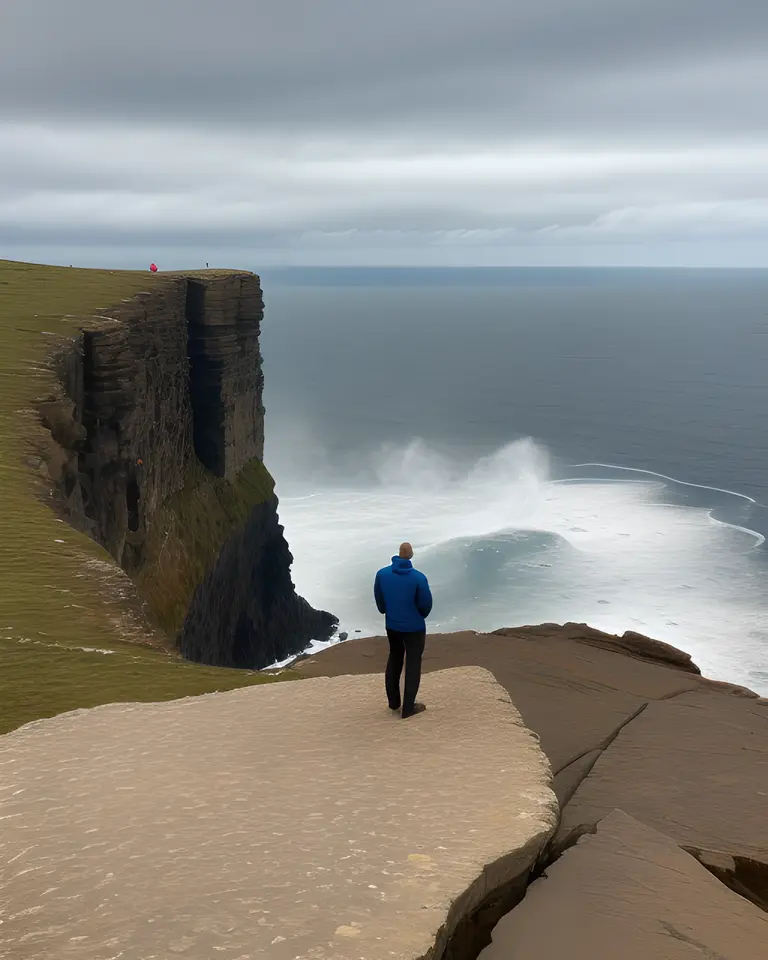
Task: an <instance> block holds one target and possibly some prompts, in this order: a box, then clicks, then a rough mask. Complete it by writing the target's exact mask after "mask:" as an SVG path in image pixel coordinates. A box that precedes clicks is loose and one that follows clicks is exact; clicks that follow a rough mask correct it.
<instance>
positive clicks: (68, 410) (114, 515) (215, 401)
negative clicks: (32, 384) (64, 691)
mask: <svg viewBox="0 0 768 960" xmlns="http://www.w3.org/2000/svg"><path fill="white" fill-rule="evenodd" d="M112 313H113V315H112V317H111V318H98V319H96V320H95V321H94V322H93V323H92V324H90V325H89V328H88V329H86V330H85V331H84V332H83V333H82V334H81V335H80V337H79V338H78V339H76V341H75V345H74V349H72V348H67V349H64V350H62V351H61V353H60V355H59V358H58V374H59V380H60V382H61V384H62V393H61V396H60V398H59V399H57V400H55V401H50V402H47V403H45V404H43V405H42V406H41V408H40V412H41V415H42V419H43V422H44V424H45V425H46V426H47V427H48V428H49V429H50V431H51V437H52V441H53V444H52V449H51V451H50V454H49V457H48V467H49V472H50V474H51V479H52V482H53V485H54V490H55V503H56V505H57V507H58V509H59V510H60V512H61V514H62V516H63V517H65V518H66V519H67V520H68V521H69V522H70V523H72V524H73V526H75V527H77V528H79V529H82V530H84V531H86V532H88V533H89V534H90V535H91V536H92V537H93V538H94V539H95V540H97V541H98V542H99V543H101V544H102V545H103V546H104V547H105V548H106V549H107V550H108V551H109V552H110V553H111V554H112V556H113V557H114V558H115V559H116V560H117V562H118V563H119V564H120V565H121V566H122V567H123V569H124V570H126V572H128V573H129V574H130V575H131V576H132V577H133V579H134V580H135V581H136V583H137V584H138V586H139V589H140V591H141V593H142V595H143V596H144V597H145V599H146V600H147V602H148V604H149V607H150V609H151V611H152V614H153V615H154V618H155V619H156V620H157V621H158V623H159V624H160V625H161V626H162V627H163V628H164V629H165V630H166V632H168V633H169V634H170V635H172V636H173V637H174V638H175V639H176V640H177V642H178V643H179V645H180V648H181V650H182V652H183V654H184V656H186V657H188V658H190V659H193V660H201V661H204V662H205V663H209V664H216V665H226V666H240V667H249V668H254V667H262V666H265V665H267V664H268V663H270V662H273V661H274V660H275V659H278V658H282V657H285V656H288V655H289V654H291V653H295V652H298V651H299V650H301V649H302V648H303V647H304V646H306V644H307V643H308V641H309V640H310V639H311V638H313V637H327V636H328V635H329V634H330V632H332V630H333V627H334V624H335V620H334V618H333V617H331V615H330V614H326V613H319V612H318V611H315V610H313V609H312V608H311V607H310V606H309V605H308V604H307V603H306V602H305V601H304V600H303V599H301V598H300V597H297V596H296V593H295V591H294V588H293V584H292V582H291V578H290V563H291V559H292V558H291V555H290V552H289V550H288V545H287V543H286V542H285V539H284V537H283V529H282V527H281V526H280V525H279V523H278V517H277V499H276V497H275V496H274V493H273V482H272V478H271V477H270V476H269V473H268V472H267V470H266V468H265V467H264V465H263V463H262V459H261V458H262V455H263V448H264V409H263V406H262V391H263V374H262V371H261V355H260V353H259V330H260V323H261V319H262V316H263V299H262V294H261V288H260V285H259V280H258V277H255V276H253V275H250V274H242V275H227V276H215V275H214V276H211V275H206V274H201V275H199V276H197V277H189V278H187V277H178V278H169V279H168V281H167V282H166V283H163V284H162V285H161V286H158V287H156V288H155V290H153V292H152V293H144V294H139V295H138V296H137V297H135V298H133V299H131V300H127V301H124V302H123V303H122V304H120V305H119V306H118V307H117V308H115V309H114V310H113V311H112Z"/></svg>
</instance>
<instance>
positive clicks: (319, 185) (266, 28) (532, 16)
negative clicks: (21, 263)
mask: <svg viewBox="0 0 768 960" xmlns="http://www.w3.org/2000/svg"><path fill="white" fill-rule="evenodd" d="M766 46H768V3H767V2H766V0H732V2H731V3H730V4H726V3H724V2H722V0H529V2H526V3H521V2H519V0H518V2H516V0H387V2H386V3H378V4H372V3H369V2H365V0H219V2H218V3H214V2H213V0H205V2H202V0H152V2H150V0H132V2H130V3H128V2H122V3H117V2H114V0H113V2H109V0H67V2H63V0H9V2H6V3H4V4H3V3H2V2H1V0H0V256H2V255H13V251H14V250H17V251H18V250H33V249H40V250H44V249H45V250H51V249H61V250H66V249H68V248H70V247H71V248H75V247H76V248H78V249H80V250H91V251H94V250H96V251H98V250H102V251H103V250H106V249H107V248H108V247H109V246H110V245H113V246H114V247H115V248H116V249H123V250H125V251H134V252H135V251H140V250H143V249H145V248H146V247H147V246H148V245H154V246H153V249H157V247H158V246H160V247H162V248H164V249H167V250H169V251H171V250H174V251H177V253H178V252H180V251H183V250H187V251H188V252H190V254H191V253H192V251H198V250H199V251H200V252H201V254H202V253H204V252H205V250H206V249H211V248H215V249H219V250H222V251H224V250H229V251H230V252H233V251H238V252H237V257H238V258H243V257H244V258H246V259H247V257H249V256H251V255H253V256H256V255H257V252H258V255H259V256H264V257H266V258H267V260H268V262H273V261H275V262H277V261H280V258H281V257H282V258H283V260H284V261H285V262H294V261H296V262H302V261H301V258H302V257H303V258H304V261H305V262H313V261H316V262H326V261H327V260H328V258H330V260H331V261H333V258H336V260H337V261H338V262H344V261H349V260H350V258H352V257H358V258H363V260H365V258H366V257H367V258H369V259H368V261H366V262H374V261H375V257H376V256H379V257H383V258H384V259H387V258H390V259H391V258H392V257H393V256H395V255H396V256H397V257H400V258H406V262H407V257H415V258H417V259H420V260H421V261H422V262H435V258H437V259H438V260H439V258H440V257H443V259H444V262H448V260H450V259H451V258H456V257H459V258H460V257H461V256H464V257H466V258H467V262H482V256H486V257H488V258H490V260H493V258H494V257H501V256H502V255H503V254H502V253H500V252H499V251H501V250H502V248H505V247H506V248H507V249H508V250H509V251H510V253H509V256H515V257H517V258H519V259H520V260H521V262H530V260H529V259H527V258H529V257H530V256H535V255H536V254H535V253H533V254H532V253H526V252H525V251H526V250H534V251H539V254H538V255H539V256H547V257H549V258H550V259H552V260H553V262H568V261H562V260H558V258H561V257H565V256H566V255H568V256H570V257H571V258H572V260H573V259H574V258H575V259H576V260H579V258H580V257H586V258H587V259H589V257H590V256H593V255H596V254H595V251H597V250H602V251H605V250H607V249H610V246H611V244H614V245H615V246H616V247H617V249H618V247H621V246H623V247H624V248H625V249H624V252H623V253H617V254H616V256H619V257H620V256H625V257H626V256H629V255H628V254H627V253H626V245H627V244H632V243H634V244H639V245H641V246H642V249H643V250H644V251H645V253H644V254H643V256H645V257H646V258H650V259H651V260H653V259H654V257H655V256H657V254H653V253H652V251H653V249H661V247H662V246H665V245H666V247H665V248H666V249H670V250H671V249H672V248H671V247H669V244H670V243H673V242H675V243H677V242H680V243H687V242H695V243H697V244H698V246H697V247H696V250H697V251H698V253H697V252H695V251H694V252H692V253H691V256H692V257H694V259H695V257H696V256H699V257H701V258H702V259H703V260H706V259H707V258H708V257H709V258H712V257H715V258H716V257H717V256H721V257H724V258H725V259H728V257H729V256H731V255H730V254H726V253H725V252H724V251H725V246H724V244H726V242H727V243H728V244H730V248H729V249H731V250H736V249H737V248H738V249H742V248H741V247H739V244H741V243H742V242H745V243H746V242H747V241H749V242H750V243H751V244H752V247H751V249H752V250H753V252H754V251H756V250H763V251H764V250H765V236H766V230H767V229H768V227H767V225H766V222H767V221H768V211H767V210H766V198H768V162H766V161H768V111H766V110H765V107H764V105H763V104H764V91H765V90H766V89H768V58H766V57H765V49H766ZM702 244H709V246H708V247H707V248H706V251H705V250H704V247H703V246H702ZM654 245H655V247H654ZM641 246H637V247H636V248H635V250H636V251H637V250H640V249H641ZM587 248H590V249H591V250H592V253H591V254H586V253H584V251H585V250H586V249H587ZM691 249H692V250H693V248H691ZM542 250H543V251H545V253H544V254H542V253H541V251H542ZM377 251H378V252H377ZM483 251H484V252H483ZM547 251H548V252H547ZM565 251H570V253H569V254H566V252H565ZM715 251H719V253H716V252H715ZM134 252H131V253H130V256H131V257H132V256H134ZM602 255H603V256H607V255H606V254H605V253H604V252H603V254H602ZM633 255H635V254H633ZM637 255H638V256H639V255H640V254H639V253H638V254H637ZM754 255H755V256H756V255H757V254H754ZM94 256H96V259H99V257H102V259H103V256H106V254H98V255H94ZM126 256H128V253H126ZM670 256H671V254H670ZM675 256H678V254H675ZM680 256H682V255H680ZM473 258H475V259H473ZM59 259H62V260H64V261H66V260H67V259H68V258H67V256H66V255H62V257H60V258H59ZM203 259H209V258H208V257H203ZM608 259H610V257H609V258H608ZM673 259H674V258H673ZM683 259H684V258H683ZM118 260H119V258H118ZM100 262H101V261H100ZM239 262H240V263H241V264H242V262H243V261H242V259H240V260H239ZM571 262H572V261H571ZM177 265H180V264H177Z"/></svg>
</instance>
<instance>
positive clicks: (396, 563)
mask: <svg viewBox="0 0 768 960" xmlns="http://www.w3.org/2000/svg"><path fill="white" fill-rule="evenodd" d="M409 570H413V564H412V563H411V561H410V560H403V558H402V557H392V571H393V572H394V573H399V574H400V575H401V576H402V575H403V574H406V573H408V571H409Z"/></svg>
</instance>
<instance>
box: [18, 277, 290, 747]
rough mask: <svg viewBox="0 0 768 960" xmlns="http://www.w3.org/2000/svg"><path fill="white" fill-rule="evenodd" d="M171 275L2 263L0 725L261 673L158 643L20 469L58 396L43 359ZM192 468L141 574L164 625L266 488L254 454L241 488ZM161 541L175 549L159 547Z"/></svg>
mask: <svg viewBox="0 0 768 960" xmlns="http://www.w3.org/2000/svg"><path fill="white" fill-rule="evenodd" d="M168 277H169V275H167V274H165V275H164V274H157V275H152V274H149V273H144V272H140V273H139V272H134V271H110V270H81V269H74V268H70V267H49V266H38V265H34V264H22V263H12V262H8V261H0V732H5V731H7V730H9V729H12V728H13V727H15V726H17V725H18V724H19V723H23V722H26V721H29V720H33V719H36V718H37V717H42V716H50V715H52V714H54V713H58V712H60V711H62V710H68V709H73V708H75V707H80V706H92V705H95V704H98V703H105V702H109V701H112V700H155V699H168V698H171V697H176V696H185V695H188V694H193V693H202V692H205V691H207V690H217V689H229V688H231V687H233V686H240V685H243V684H244V683H252V682H257V681H260V680H261V679H263V678H261V677H260V676H259V675H253V674H247V673H243V672H239V671H222V670H216V669H214V668H204V667H199V666H196V665H192V664H187V663H184V662H183V661H181V660H180V659H179V658H178V657H176V656H174V655H169V654H168V652H167V650H164V649H162V646H163V639H164V638H162V637H161V634H160V632H159V631H158V630H156V629H155V628H153V627H152V626H151V625H150V622H149V621H148V619H147V618H146V616H145V615H144V612H143V606H142V603H141V602H140V599H139V596H138V594H137V592H136V589H135V587H134V585H133V584H132V583H131V582H130V581H129V580H128V578H127V577H126V576H125V575H124V574H123V573H122V571H120V570H119V569H118V568H117V566H116V565H115V564H114V562H113V561H112V559H111V558H110V557H109V556H108V554H107V553H106V552H105V551H104V550H103V549H102V548H101V547H99V546H98V545H97V544H96V543H94V542H93V541H92V540H90V539H89V538H88V537H87V536H85V535H84V534H81V533H78V532H77V531H75V530H73V529H72V528H71V527H69V526H68V525H67V524H65V523H63V522H61V520H58V519H57V518H56V516H55V514H54V513H53V511H52V510H51V509H49V508H48V507H47V506H46V505H45V503H43V502H41V500H40V499H39V497H38V495H37V493H38V491H37V489H36V480H38V481H39V483H40V485H41V486H42V483H43V479H42V477H40V478H36V477H35V474H34V472H33V471H31V470H30V467H29V462H28V455H29V451H30V449H32V448H34V447H36V446H39V445H40V444H42V443H44V441H45V436H44V431H43V428H42V427H41V426H40V424H39V422H38V417H37V413H36V409H35V405H36V403H38V402H40V401H42V400H45V399H47V398H49V397H52V396H53V395H54V393H55V390H56V383H55V375H54V372H53V369H52V367H51V365H50V363H49V360H48V358H49V356H50V354H51V351H52V350H53V349H54V347H55V346H56V344H57V343H60V342H63V341H65V340H66V339H71V338H73V337H74V336H75V334H76V332H77V330H78V328H82V327H83V326H85V327H87V326H89V325H91V324H94V325H95V324H97V323H98V317H99V316H102V315H103V314H104V313H105V312H107V313H108V311H109V308H110V307H111V306H114V305H116V304H119V303H120V301H122V300H124V299H127V298H130V297H132V296H134V295H135V294H137V293H139V292H141V291H153V290H158V289H159V288H160V286H161V285H162V284H164V283H168ZM196 479H197V481H199V480H200V478H195V477H192V476H191V477H190V484H189V490H188V491H187V492H186V497H185V498H183V500H182V502H181V503H180V504H178V512H176V513H174V512H173V511H171V512H170V513H169V514H168V518H167V524H166V527H165V530H164V536H165V535H167V538H168V539H167V542H166V552H165V553H164V552H163V551H162V544H158V545H157V550H156V556H155V558H154V565H152V566H150V567H149V568H148V570H147V572H146V575H145V576H146V588H147V594H148V597H149V600H150V605H151V607H152V608H153V609H154V611H155V613H156V614H157V619H158V621H159V622H160V623H161V624H162V625H163V626H165V627H168V628H171V629H174V628H177V627H178V623H179V617H180V615H181V616H183V613H181V606H182V604H183V603H184V597H186V596H188V594H189V592H190V590H191V586H190V585H191V583H192V579H193V578H194V577H195V576H197V575H198V574H199V570H200V566H201V564H204V563H205V557H206V556H210V553H211V551H212V550H215V549H217V542H218V543H220V539H219V538H223V536H224V533H225V528H226V526H227V524H228V523H229V522H230V518H231V517H237V516H238V515H239V512H242V511H243V510H244V509H246V508H247V504H248V503H249V502H250V500H251V499H253V498H254V497H258V498H260V499H264V498H265V497H266V496H268V495H269V493H270V492H271V478H269V474H268V473H267V471H266V470H264V469H263V467H261V465H260V464H259V465H258V466H255V467H253V468H251V469H250V470H249V471H244V476H243V477H242V479H241V481H238V483H241V484H242V486H243V489H242V490H239V489H238V490H234V489H232V488H231V485H230V486H229V487H226V488H225V487H224V485H222V484H218V485H217V484H211V485H210V486H206V485H205V484H203V487H205V489H206V490H207V492H201V488H200V484H199V482H196ZM241 497H242V499H241ZM200 498H202V503H200V504H198V503H197V502H196V501H197V500H200ZM217 504H218V508H217V507H216V505H217ZM198 506H202V507H203V508H204V509H205V510H207V511H208V512H207V513H206V514H205V515H204V516H205V519H204V521H203V522H202V523H198V524H197V525H195V524H194V523H191V522H190V510H193V511H194V510H196V509H197V507H198ZM174 531H175V533H174ZM190 536H191V538H192V539H191V540H190ZM194 543H197V544H198V545H199V546H200V547H201V548H204V549H203V550H202V552H201V551H200V550H195V549H194ZM169 546H170V547H172V548H174V549H175V553H171V554H168V553H167V550H168V547H169ZM174 577H175V578H176V581H175V585H173V584H174ZM163 578H165V579H163ZM125 640H130V641H133V642H143V643H145V644H154V645H155V646H156V647H157V648H158V649H155V650H153V649H151V648H149V647H137V646H134V645H133V644H132V643H125V642H124V641H125ZM95 649H98V650H111V651H113V652H112V653H109V654H105V653H95V652H92V650H95Z"/></svg>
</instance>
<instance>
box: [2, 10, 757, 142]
mask: <svg viewBox="0 0 768 960" xmlns="http://www.w3.org/2000/svg"><path fill="white" fill-rule="evenodd" d="M8 7H10V9H9V8H8ZM767 36H768V5H766V4H765V3H764V2H763V0H735V2H732V3H731V4H725V3H722V2H721V0H666V2H661V0H643V2H642V3H640V2H637V0H536V2H533V0H531V2H530V3H520V2H510V0H472V2H470V0H441V2H439V3H438V2H436V0H433V2H425V0H388V2H387V3H386V4H375V5H374V4H371V3H365V2H360V0H266V2H265V0H261V2H253V0H222V2H219V3H212V2H210V0H207V2H205V3H203V2H195V0H165V2H163V3H151V2H147V0H133V2H132V3H130V4H127V3H126V4H120V5H117V4H115V3H105V2H104V0H69V2H67V3H62V2H61V0H24V2H23V3H21V2H19V3H12V4H10V5H6V9H4V11H3V12H2V13H0V103H2V105H3V109H4V110H5V111H7V112H9V113H14V114H15V115H19V113H22V114H24V115H27V116H29V115H34V116H41V117H46V118H51V117H52V116H62V115H78V116H82V115H94V116H101V117H108V118H110V119H117V118H119V117H121V116H125V117H133V118H143V119H155V120H157V119H161V118H162V119H165V120H166V121H169V122H173V121H181V120H184V121H190V120H191V121H198V122H202V121H218V122H232V121H235V120H239V121H240V122H241V123H242V124H244V125H247V124H259V123H269V124H273V125H275V126H277V127H280V126H282V125H289V124H291V123H296V122H301V123H303V124H310V125H312V124H314V125H316V126H319V127H322V126H324V125H326V126H330V127H331V128H334V129H336V128H339V127H343V126H344V125H346V124H350V123H358V124H364V125H370V124H375V123H389V124H394V125H397V124H398V123H401V124H404V125H405V126H406V127H407V126H408V124H409V123H416V122H418V121H419V120H422V121H423V120H425V119H426V120H427V121H430V120H431V122H432V123H434V124H436V125H440V126H445V125H448V124H450V123H451V122H453V123H454V124H455V123H466V124H467V125H468V127H469V128H472V127H474V126H476V125H478V124H485V125H486V126H487V125H493V123H499V122H501V123H505V122H510V123H515V124H516V125H518V126H519V128H520V129H524V130H531V129H536V128H546V127H547V125H548V124H551V123H553V122H557V123H561V124H566V125H568V126H573V125H575V124H577V123H587V124H589V126H590V127H591V128H594V127H596V126H599V125H600V117H601V116H602V117H605V118H606V119H610V118H611V116H612V117H614V118H615V119H616V120H617V121H618V120H620V119H621V118H622V117H623V116H624V115H625V110H626V106H627V105H626V104H625V103H624V102H622V94H624V95H627V94H628V95H630V96H631V95H632V93H633V91H632V89H629V90H628V89H627V80H629V81H630V84H634V85H635V88H636V91H637V89H639V90H640V91H642V88H643V84H644V82H645V80H646V79H649V80H651V81H653V78H654V76H655V75H656V73H657V72H659V71H661V72H662V73H664V72H668V71H669V69H670V68H673V67H675V68H680V69H681V70H683V71H684V70H685V68H686V67H696V66H697V65H698V66H699V67H701V68H703V70H704V71H705V72H706V73H707V74H708V75H709V76H711V77H714V78H719V89H720V90H726V91H727V90H728V88H729V86H731V84H732V85H733V97H732V100H731V103H730V109H729V110H728V111H724V110H720V109H715V110H711V109H710V110H709V112H708V118H709V121H710V123H712V124H714V125H715V126H717V125H718V124H720V123H722V124H724V125H725V126H726V127H727V126H729V125H734V124H735V122H736V121H735V118H738V117H741V118H742V120H743V121H746V120H747V119H748V118H749V115H750V114H749V112H748V111H746V110H742V101H743V98H744V96H749V94H750V87H749V86H746V87H745V84H743V83H741V82H740V80H739V77H738V76H734V75H733V74H734V65H738V62H739V60H740V59H741V58H748V59H749V58H751V59H755V58H758V57H760V56H761V55H762V54H763V53H764V50H765V42H766V37H767ZM735 72H736V73H737V74H738V70H736V71H735ZM762 77H763V79H764V80H765V79H767V78H766V75H765V73H763V74H762ZM578 91H581V96H578V95H574V93H578ZM636 91H635V92H636ZM651 93H652V103H651V104H649V105H648V106H645V105H644V103H643V102H640V103H638V102H637V101H638V100H640V101H642V96H639V97H638V96H637V95H635V96H634V97H633V99H634V101H635V102H634V103H633V104H631V107H630V108H631V109H634V110H639V116H638V117H637V119H636V123H642V122H643V121H644V120H646V119H647V116H644V115H647V114H648V113H651V114H652V115H653V117H655V118H656V122H657V123H660V122H662V121H663V120H664V119H665V118H667V117H669V118H672V119H676V120H677V121H678V122H681V123H684V122H686V118H690V117H691V115H693V117H692V120H693V121H694V122H695V121H696V120H697V118H698V122H702V121H703V119H704V116H703V115H704V114H705V113H706V109H705V108H706V104H705V103H703V102H701V98H700V97H699V102H698V103H697V102H696V100H697V93H696V90H695V89H693V90H687V91H684V93H685V96H686V102H684V103H681V102H679V99H678V102H675V99H676V98H675V86H674V83H673V85H672V86H671V87H670V88H668V89H656V90H652V91H651ZM670 96H671V100H670ZM644 106H645V108H644ZM751 119H752V121H753V122H754V121H756V120H757V119H758V117H757V115H755V114H752V117H751Z"/></svg>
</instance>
